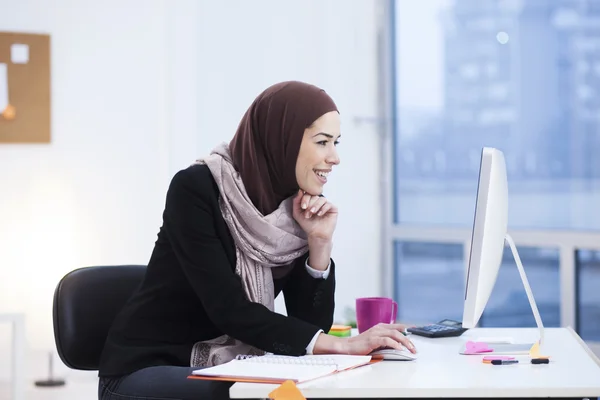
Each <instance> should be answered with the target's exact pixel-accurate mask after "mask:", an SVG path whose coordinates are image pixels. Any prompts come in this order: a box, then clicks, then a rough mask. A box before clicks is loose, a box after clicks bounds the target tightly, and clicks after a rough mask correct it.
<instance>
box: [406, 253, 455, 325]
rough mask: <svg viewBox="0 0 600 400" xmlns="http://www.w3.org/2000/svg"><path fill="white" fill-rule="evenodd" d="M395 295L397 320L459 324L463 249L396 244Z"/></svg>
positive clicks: (416, 322)
mask: <svg viewBox="0 0 600 400" xmlns="http://www.w3.org/2000/svg"><path fill="white" fill-rule="evenodd" d="M394 250H395V265H396V268H395V279H394V280H395V283H396V285H395V290H394V292H395V296H394V298H395V299H396V301H397V302H398V320H400V321H403V322H407V323H415V324H418V323H429V322H436V321H439V320H441V319H444V318H449V319H454V320H458V321H462V310H463V302H464V301H463V299H464V293H465V285H464V276H465V268H464V262H463V246H462V245H457V244H437V243H417V242H396V243H395V248H394Z"/></svg>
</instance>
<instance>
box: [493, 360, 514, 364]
mask: <svg viewBox="0 0 600 400" xmlns="http://www.w3.org/2000/svg"><path fill="white" fill-rule="evenodd" d="M518 362H519V360H492V364H493V365H509V364H517V363H518Z"/></svg>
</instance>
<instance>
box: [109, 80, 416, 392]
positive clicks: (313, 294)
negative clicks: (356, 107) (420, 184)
mask: <svg viewBox="0 0 600 400" xmlns="http://www.w3.org/2000/svg"><path fill="white" fill-rule="evenodd" d="M339 137H340V118H339V113H338V110H337V107H336V105H335V103H334V102H333V100H332V99H331V98H330V97H329V95H328V94H327V93H325V91H324V90H322V89H320V88H317V87H316V86H313V85H309V84H306V83H303V82H295V81H294V82H282V83H279V84H276V85H273V86H271V87H269V88H267V89H266V90H265V91H264V92H263V93H261V94H260V95H259V96H258V97H257V98H256V99H255V100H254V102H253V103H252V104H251V105H250V107H249V108H248V110H247V112H246V113H245V115H244V116H243V118H242V120H241V122H240V124H239V126H238V129H237V132H236V133H235V135H234V137H233V139H232V140H231V142H230V143H228V144H227V143H223V144H221V145H219V146H217V147H216V148H215V149H214V150H213V151H212V153H211V154H210V155H208V156H206V157H203V158H201V159H200V160H198V161H197V162H196V163H194V164H193V165H191V166H190V167H188V168H186V169H184V170H182V171H179V172H178V173H177V174H176V175H175V176H174V178H173V180H172V182H171V185H170V187H169V190H168V192H167V196H166V204H165V210H164V213H163V225H162V227H161V229H160V231H159V234H158V239H157V241H156V244H155V247H154V251H153V253H152V257H151V259H150V262H149V264H148V268H147V271H146V276H145V279H144V281H143V284H142V285H141V286H140V287H139V288H138V290H137V292H136V293H135V294H134V295H133V296H132V297H131V299H130V300H129V302H128V303H127V304H126V306H125V307H124V308H123V310H122V311H121V312H120V314H119V315H118V316H117V318H116V319H115V321H114V323H113V326H112V328H111V331H110V333H109V336H108V339H107V341H106V344H105V347H104V351H103V354H102V360H101V364H100V371H99V374H100V383H99V398H100V399H103V400H106V399H113V398H119V399H121V400H126V399H133V398H148V397H152V398H178V399H192V398H194V399H196V398H205V397H204V396H203V395H205V396H206V397H210V398H213V399H218V398H228V387H229V385H230V384H228V383H226V382H209V381H191V380H189V379H185V378H186V377H187V376H188V375H189V374H190V373H191V372H192V371H193V370H194V369H198V368H202V367H208V366H213V365H217V364H222V363H225V362H228V361H230V360H232V359H234V358H235V357H236V356H237V355H239V354H264V353H265V352H271V353H275V354H283V355H293V356H299V355H304V354H324V353H330V354H331V353H343V354H363V355H364V354H369V353H370V352H371V351H372V350H374V349H376V348H379V347H384V346H387V347H391V348H402V347H403V346H407V347H409V348H411V351H413V352H414V351H415V350H414V347H413V346H412V345H411V344H410V341H409V340H408V339H407V338H406V337H405V336H403V335H402V334H401V333H400V332H401V331H404V329H405V327H404V326H402V325H386V326H383V325H382V326H377V327H374V328H373V329H372V330H369V331H367V332H364V333H362V334H361V335H359V336H357V337H352V338H340V337H337V336H333V335H329V334H327V332H329V330H330V328H331V325H332V323H333V311H334V291H335V268H336V267H335V263H334V262H333V260H332V259H331V251H332V246H333V244H332V243H333V234H334V231H335V228H336V223H337V216H338V209H337V207H336V206H335V205H333V204H332V203H331V202H329V201H328V200H327V198H325V197H323V196H322V193H323V186H324V185H325V184H326V183H327V176H328V174H329V172H331V171H332V169H333V167H334V166H336V165H338V164H339V162H340V160H339V157H338V154H337V150H336V144H337V141H338V139H339ZM280 292H282V293H283V296H284V299H285V305H286V310H287V314H288V315H287V316H284V315H281V314H279V313H276V312H275V311H274V299H275V297H277V295H278V294H279V293H280ZM209 393H210V395H209Z"/></svg>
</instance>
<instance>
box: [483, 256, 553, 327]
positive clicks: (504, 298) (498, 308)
mask: <svg viewBox="0 0 600 400" xmlns="http://www.w3.org/2000/svg"><path fill="white" fill-rule="evenodd" d="M517 250H518V252H519V257H520V258H521V262H522V263H523V268H524V270H525V274H526V275H527V280H528V281H529V285H530V286H531V291H532V292H533V297H534V299H535V302H536V304H537V307H538V310H539V311H540V315H541V317H542V322H543V324H544V326H546V327H558V326H560V278H559V269H558V266H559V252H558V250H557V249H547V248H538V247H524V246H517ZM479 325H480V326H489V327H531V326H536V323H535V318H534V317H533V311H531V306H530V305H529V300H528V299H527V294H526V293H525V287H524V286H523V282H522V281H521V276H520V275H519V270H518V268H517V264H516V263H515V261H514V258H513V255H512V252H511V251H510V247H508V246H506V247H505V248H504V255H503V257H502V265H501V266H500V271H499V273H498V278H497V279H496V285H495V286H494V290H493V291H492V295H491V296H490V299H489V301H488V304H487V306H486V308H485V311H484V313H483V315H482V317H481V319H480V320H479Z"/></svg>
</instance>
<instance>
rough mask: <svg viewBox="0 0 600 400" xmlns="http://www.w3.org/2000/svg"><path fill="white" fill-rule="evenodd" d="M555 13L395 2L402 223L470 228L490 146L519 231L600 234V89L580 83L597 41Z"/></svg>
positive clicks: (493, 3)
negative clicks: (500, 158) (599, 208)
mask: <svg viewBox="0 0 600 400" xmlns="http://www.w3.org/2000/svg"><path fill="white" fill-rule="evenodd" d="M559 3H560V2H551V1H548V2H545V3H544V4H545V6H540V4H541V3H540V4H537V3H536V5H535V7H533V6H532V8H531V9H528V7H529V2H522V4H521V6H520V7H516V8H515V7H508V8H507V6H506V3H503V2H502V1H499V0H481V1H477V2H473V1H460V2H453V1H450V0H428V1H421V2H418V1H412V0H398V1H395V2H394V5H395V12H394V15H395V20H394V25H395V58H394V59H395V66H396V68H395V74H396V79H395V81H396V87H395V99H396V102H395V107H396V110H395V115H396V116H397V118H396V119H395V120H396V127H395V137H396V141H395V143H396V147H395V153H396V157H395V161H396V163H395V179H396V191H397V196H398V197H397V201H396V203H395V204H396V209H395V210H394V214H395V222H396V223H399V224H402V223H409V224H419V225H430V226H435V225H438V226H456V227H468V226H470V224H471V223H472V214H473V208H474V197H475V191H476V184H477V182H476V181H477V173H478V167H475V166H477V165H478V157H479V153H480V151H481V148H482V147H484V146H490V147H496V148H499V149H500V150H502V151H503V152H504V153H505V156H506V159H507V164H508V165H507V168H508V173H509V193H510V215H509V227H510V228H511V229H595V230H598V229H600V213H591V212H590V210H592V209H594V208H595V207H596V205H597V204H598V198H599V197H600V184H599V183H598V182H596V179H598V176H600V171H599V168H600V164H599V163H598V162H597V158H598V157H597V155H595V152H592V151H589V149H592V148H596V147H597V145H598V142H599V141H598V137H599V136H600V118H595V119H591V118H589V115H590V104H600V103H596V99H597V98H600V80H598V79H581V78H577V74H576V71H577V70H579V69H580V68H581V67H580V66H581V65H588V66H589V68H588V69H590V70H591V64H590V62H589V60H590V59H591V58H592V57H593V59H596V60H597V59H600V46H598V45H597V44H598V43H600V31H598V30H592V29H591V28H590V29H587V28H585V29H584V28H582V29H581V30H564V29H561V28H560V27H557V26H556V25H555V23H554V21H553V17H552V16H553V15H555V14H556V13H560V12H564V11H563V10H561V9H559V7H558V6H559ZM524 12H527V13H528V14H527V15H528V16H527V18H521V17H520V13H524ZM584 19H585V18H584ZM581 23H582V24H584V23H585V21H583V22H581ZM574 32H580V33H578V34H577V35H575V33H574ZM565 57H567V59H568V61H569V64H570V65H572V67H571V68H565V67H564V66H563V65H562V64H561V62H562V60H563V59H564V58H565ZM509 72H510V73H509ZM586 76H587V75H586ZM565 97H567V98H571V99H572V102H571V106H572V107H574V109H570V108H565V106H566V105H567V104H565V102H564V98H565ZM599 101H600V100H599ZM594 110H595V111H598V106H595V107H594ZM407 155H409V156H407ZM439 160H444V161H443V167H440V161H439ZM557 210H560V212H557Z"/></svg>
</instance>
